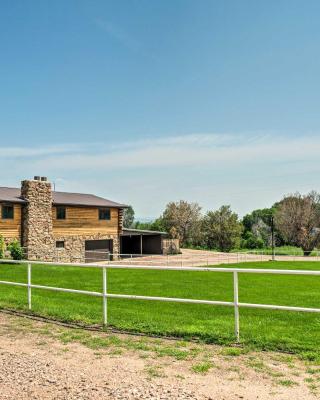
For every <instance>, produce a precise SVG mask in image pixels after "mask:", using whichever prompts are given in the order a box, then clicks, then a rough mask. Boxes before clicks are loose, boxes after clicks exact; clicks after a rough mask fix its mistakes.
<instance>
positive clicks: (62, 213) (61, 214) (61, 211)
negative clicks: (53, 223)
mask: <svg viewBox="0 0 320 400" xmlns="http://www.w3.org/2000/svg"><path fill="white" fill-rule="evenodd" d="M57 219H66V208H65V207H57Z"/></svg>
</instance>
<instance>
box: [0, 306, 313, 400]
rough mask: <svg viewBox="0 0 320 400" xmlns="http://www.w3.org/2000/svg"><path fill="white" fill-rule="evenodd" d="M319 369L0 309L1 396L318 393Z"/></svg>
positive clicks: (287, 359) (221, 399) (225, 398)
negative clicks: (89, 328)
mask: <svg viewBox="0 0 320 400" xmlns="http://www.w3.org/2000/svg"><path fill="white" fill-rule="evenodd" d="M319 368H320V367H317V366H313V365H306V364H305V363H303V362H302V361H300V360H298V359H297V358H295V357H292V356H289V355H284V354H278V353H264V354H263V353H252V352H246V351H243V350H241V349H239V348H223V347H219V346H209V345H201V344H194V343H190V342H181V341H179V342H178V341H175V340H174V341H173V340H164V339H155V338H145V337H139V336H131V335H123V334H115V333H97V332H90V331H85V330H82V329H74V328H67V327H64V326H60V325H57V324H54V323H47V322H40V321H35V320H32V319H28V318H24V317H21V316H16V315H10V314H7V313H4V312H0V388H1V390H0V399H1V400H4V399H10V400H12V399H39V400H40V399H41V400H45V399H55V400H60V399H61V400H62V399H68V400H69V399H70V400H71V399H110V400H111V399H115V400H119V399H126V400H127V399H128V400H133V399H134V400H136V399H137V400H138V399H154V400H156V399H177V400H179V399H194V400H195V399H197V400H205V399H207V400H209V399H212V400H213V399H214V400H233V399H246V400H253V399H255V400H256V399H261V400H268V399H281V400H286V399H287V400H289V399H290V400H293V399H304V400H309V399H310V400H311V399H312V400H314V399H316V398H318V397H317V393H318V387H319V386H320V382H319V380H320V369H319Z"/></svg>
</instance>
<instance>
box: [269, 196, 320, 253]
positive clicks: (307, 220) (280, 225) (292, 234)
mask: <svg viewBox="0 0 320 400" xmlns="http://www.w3.org/2000/svg"><path fill="white" fill-rule="evenodd" d="M275 223H276V227H277V229H278V230H279V231H280V232H281V234H282V236H283V238H284V239H285V241H286V243H287V244H290V245H292V246H298V247H301V248H302V249H303V251H304V253H305V255H310V253H311V252H312V250H313V249H314V248H315V247H317V246H319V244H320V194H319V193H317V192H311V193H309V194H307V195H302V194H300V193H295V194H292V195H288V196H286V197H285V198H284V199H283V200H282V201H281V202H280V203H279V205H278V209H277V211H276V214H275Z"/></svg>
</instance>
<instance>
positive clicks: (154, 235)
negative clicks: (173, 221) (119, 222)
mask: <svg viewBox="0 0 320 400" xmlns="http://www.w3.org/2000/svg"><path fill="white" fill-rule="evenodd" d="M166 236H167V233H166V232H158V231H147V230H140V229H128V228H124V229H123V232H122V234H121V236H120V253H121V254H140V255H142V254H163V239H164V238H165V237H166Z"/></svg>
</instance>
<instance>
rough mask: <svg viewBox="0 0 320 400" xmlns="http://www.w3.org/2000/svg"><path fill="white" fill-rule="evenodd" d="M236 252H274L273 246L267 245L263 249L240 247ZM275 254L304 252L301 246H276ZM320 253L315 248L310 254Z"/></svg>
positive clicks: (290, 254) (299, 253)
mask: <svg viewBox="0 0 320 400" xmlns="http://www.w3.org/2000/svg"><path fill="white" fill-rule="evenodd" d="M233 252H235V253H251V254H266V255H271V254H272V248H271V247H265V248H262V249H240V250H233ZM275 254H276V255H278V256H303V255H304V252H303V250H302V249H301V247H295V246H280V247H276V248H275ZM319 255H320V251H319V250H317V249H315V250H313V251H312V252H311V254H310V256H314V257H317V256H319Z"/></svg>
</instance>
